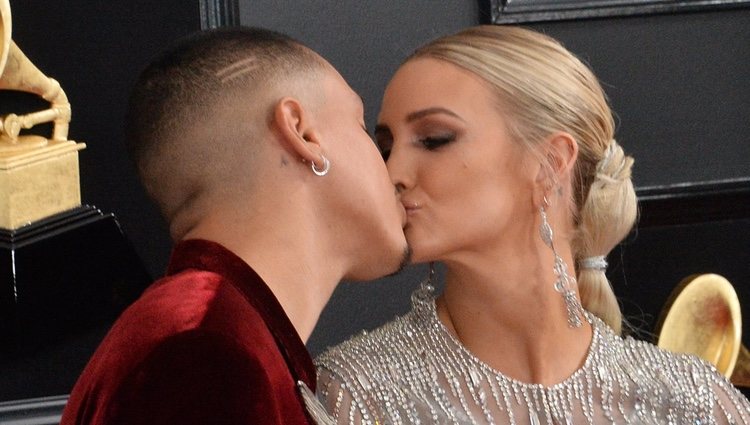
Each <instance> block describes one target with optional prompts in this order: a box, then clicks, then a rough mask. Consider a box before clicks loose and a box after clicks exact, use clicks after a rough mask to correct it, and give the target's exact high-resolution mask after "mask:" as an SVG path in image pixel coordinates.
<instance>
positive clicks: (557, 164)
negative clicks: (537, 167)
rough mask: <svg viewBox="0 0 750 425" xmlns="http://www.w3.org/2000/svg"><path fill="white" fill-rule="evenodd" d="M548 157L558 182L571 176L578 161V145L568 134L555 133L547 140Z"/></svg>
mask: <svg viewBox="0 0 750 425" xmlns="http://www.w3.org/2000/svg"><path fill="white" fill-rule="evenodd" d="M546 145H547V149H546V155H547V159H548V161H549V164H550V166H551V171H552V172H553V173H554V174H555V176H556V177H557V179H558V181H562V179H564V178H566V176H568V175H570V172H571V170H572V169H573V167H574V166H575V163H576V159H578V143H577V142H576V140H575V139H574V138H573V136H571V135H570V134H568V133H562V132H561V133H555V134H552V135H551V136H550V137H549V138H547V142H546Z"/></svg>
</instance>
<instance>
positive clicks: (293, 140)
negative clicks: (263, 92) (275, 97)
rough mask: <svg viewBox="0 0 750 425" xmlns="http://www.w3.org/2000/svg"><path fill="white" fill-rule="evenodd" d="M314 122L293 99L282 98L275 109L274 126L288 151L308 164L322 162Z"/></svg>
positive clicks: (318, 137) (309, 114) (308, 113)
mask: <svg viewBox="0 0 750 425" xmlns="http://www.w3.org/2000/svg"><path fill="white" fill-rule="evenodd" d="M314 122H315V120H314V119H313V117H312V115H311V113H310V112H309V111H308V110H306V109H305V108H304V107H303V106H302V104H301V103H300V101H299V100H297V99H295V98H293V97H284V98H282V99H281V100H279V101H278V102H277V103H276V105H275V106H274V108H273V123H272V126H273V127H275V129H276V131H277V132H278V134H279V135H280V136H281V138H282V139H283V143H284V144H285V146H286V149H288V150H290V153H291V154H292V155H295V156H297V157H299V158H301V159H302V160H303V161H307V162H315V161H318V162H320V156H321V151H322V149H321V146H320V136H319V134H318V132H317V131H316V128H315V125H314Z"/></svg>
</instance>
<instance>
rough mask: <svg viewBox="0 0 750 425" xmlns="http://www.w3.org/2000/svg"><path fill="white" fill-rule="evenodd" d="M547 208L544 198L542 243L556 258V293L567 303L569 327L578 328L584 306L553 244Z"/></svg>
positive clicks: (540, 209) (574, 282) (572, 278)
mask: <svg viewBox="0 0 750 425" xmlns="http://www.w3.org/2000/svg"><path fill="white" fill-rule="evenodd" d="M545 207H549V202H548V201H547V197H546V196H545V197H544V198H543V203H542V206H541V207H539V214H540V215H541V216H542V224H541V225H540V226H539V234H540V236H541V237H542V241H544V243H545V244H546V245H547V246H548V247H550V249H551V250H552V253H553V254H554V256H555V264H554V268H553V270H554V272H555V276H556V277H557V279H556V280H555V291H557V292H559V293H560V294H561V295H562V297H563V300H564V301H565V308H566V309H567V311H568V326H570V327H571V328H578V327H580V326H581V324H582V323H583V322H582V321H581V316H582V315H583V306H581V303H580V301H578V297H577V296H576V291H575V289H574V285H576V279H575V278H574V277H573V276H571V275H570V274H569V273H568V265H567V264H565V261H564V260H563V259H562V257H560V255H559V254H558V253H557V250H556V249H555V244H554V243H553V238H554V233H553V232H552V226H550V224H549V221H548V220H547V211H546V210H545Z"/></svg>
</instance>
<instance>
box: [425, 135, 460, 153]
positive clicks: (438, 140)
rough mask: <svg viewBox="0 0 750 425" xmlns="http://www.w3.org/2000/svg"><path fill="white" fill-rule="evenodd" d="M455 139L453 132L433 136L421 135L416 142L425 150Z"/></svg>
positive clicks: (433, 148)
mask: <svg viewBox="0 0 750 425" xmlns="http://www.w3.org/2000/svg"><path fill="white" fill-rule="evenodd" d="M454 140H456V135H455V134H454V133H446V134H440V135H435V136H428V137H422V138H420V139H419V140H418V142H419V143H420V144H421V145H422V146H424V147H425V149H427V150H435V149H437V148H439V147H441V146H444V145H447V144H448V143H451V142H452V141H454Z"/></svg>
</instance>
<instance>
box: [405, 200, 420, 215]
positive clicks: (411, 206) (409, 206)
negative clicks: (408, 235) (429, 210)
mask: <svg viewBox="0 0 750 425" xmlns="http://www.w3.org/2000/svg"><path fill="white" fill-rule="evenodd" d="M401 203H402V204H404V210H406V215H407V216H410V215H413V214H414V213H416V212H417V211H418V210H419V209H420V208H421V207H420V205H419V204H418V203H416V202H411V201H401Z"/></svg>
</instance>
